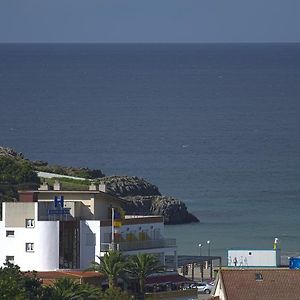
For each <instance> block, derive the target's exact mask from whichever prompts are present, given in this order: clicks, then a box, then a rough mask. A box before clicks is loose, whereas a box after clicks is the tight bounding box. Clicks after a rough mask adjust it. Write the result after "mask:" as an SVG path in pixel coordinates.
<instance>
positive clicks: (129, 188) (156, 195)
mask: <svg viewBox="0 0 300 300" xmlns="http://www.w3.org/2000/svg"><path fill="white" fill-rule="evenodd" d="M99 182H100V183H102V184H105V185H106V191H107V192H108V193H111V194H112V195H115V196H118V197H121V198H123V199H124V200H125V202H124V205H123V209H124V210H125V212H126V213H127V214H136V215H161V216H163V217H164V221H165V224H183V223H191V222H199V220H198V219H197V218H196V217H195V216H194V215H192V214H191V213H189V212H188V210H187V207H186V205H185V204H184V202H182V201H180V200H178V199H175V198H173V197H167V196H162V195H161V193H160V192H159V189H158V187H157V186H155V185H154V184H151V183H149V182H147V181H146V180H145V179H143V178H138V177H136V176H134V177H130V176H109V177H104V178H101V179H100V180H99Z"/></svg>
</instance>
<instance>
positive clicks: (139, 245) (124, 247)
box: [101, 239, 176, 252]
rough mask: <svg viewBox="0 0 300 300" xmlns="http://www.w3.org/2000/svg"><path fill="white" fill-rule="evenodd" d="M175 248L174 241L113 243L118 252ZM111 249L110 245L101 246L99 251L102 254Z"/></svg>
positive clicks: (103, 244)
mask: <svg viewBox="0 0 300 300" xmlns="http://www.w3.org/2000/svg"><path fill="white" fill-rule="evenodd" d="M175 247H176V239H159V240H144V241H139V240H137V241H120V242H117V241H116V242H115V248H116V249H118V250H120V251H131V250H142V249H155V248H175ZM111 249H112V245H111V244H110V243H102V244H101V251H103V252H104V251H108V250H111Z"/></svg>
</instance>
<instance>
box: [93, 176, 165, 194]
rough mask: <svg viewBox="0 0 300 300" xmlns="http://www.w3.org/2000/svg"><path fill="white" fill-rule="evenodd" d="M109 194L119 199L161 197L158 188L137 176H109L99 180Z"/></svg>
mask: <svg viewBox="0 0 300 300" xmlns="http://www.w3.org/2000/svg"><path fill="white" fill-rule="evenodd" d="M99 183H102V184H105V185H106V189H107V191H108V192H109V193H111V194H113V195H115V196H118V197H127V196H153V195H160V192H159V190H158V187H157V186H155V185H154V184H151V183H149V182H147V181H146V180H144V179H143V178H138V177H136V176H133V177H130V176H108V177H104V178H100V179H99Z"/></svg>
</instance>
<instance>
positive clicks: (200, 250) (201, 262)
mask: <svg viewBox="0 0 300 300" xmlns="http://www.w3.org/2000/svg"><path fill="white" fill-rule="evenodd" d="M198 246H199V253H200V276H201V282H202V281H203V260H202V246H203V245H202V244H199V245H198Z"/></svg>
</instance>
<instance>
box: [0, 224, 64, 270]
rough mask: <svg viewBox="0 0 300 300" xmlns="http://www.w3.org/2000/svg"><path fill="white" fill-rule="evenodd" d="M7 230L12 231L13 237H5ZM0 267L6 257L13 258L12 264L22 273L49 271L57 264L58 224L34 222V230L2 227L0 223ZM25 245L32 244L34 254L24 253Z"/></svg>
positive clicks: (55, 267)
mask: <svg viewBox="0 0 300 300" xmlns="http://www.w3.org/2000/svg"><path fill="white" fill-rule="evenodd" d="M7 230H14V232H15V234H14V237H6V231H7ZM0 236H1V241H2V244H1V247H0V265H2V264H3V263H4V262H5V259H6V256H14V263H15V264H16V265H18V266H19V267H20V268H21V270H22V271H28V270H36V271H50V270H55V269H58V266H59V265H58V264H59V222H57V221H41V222H37V221H35V227H34V228H19V227H4V222H0ZM26 243H34V252H26V247H25V244H26Z"/></svg>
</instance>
